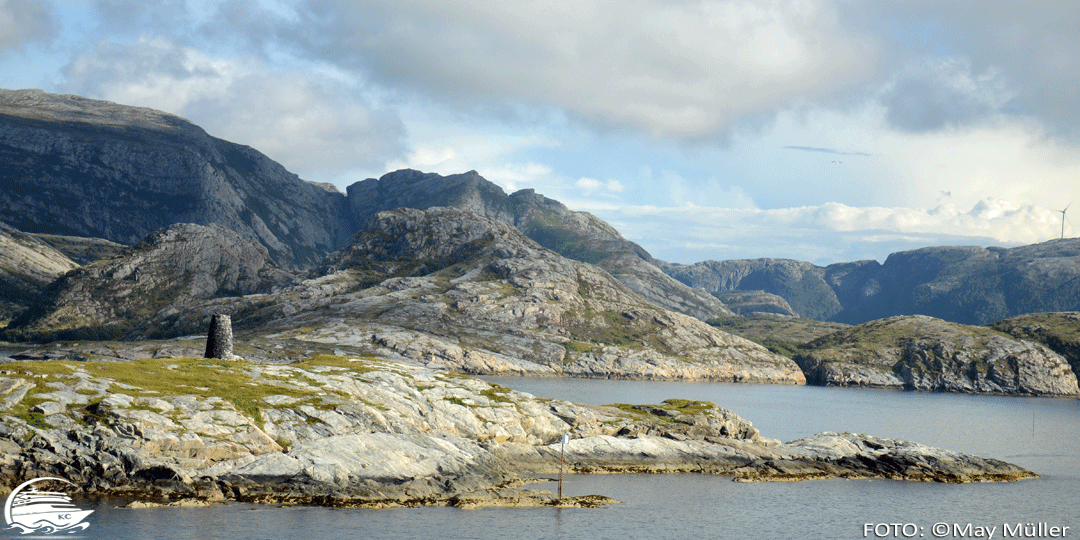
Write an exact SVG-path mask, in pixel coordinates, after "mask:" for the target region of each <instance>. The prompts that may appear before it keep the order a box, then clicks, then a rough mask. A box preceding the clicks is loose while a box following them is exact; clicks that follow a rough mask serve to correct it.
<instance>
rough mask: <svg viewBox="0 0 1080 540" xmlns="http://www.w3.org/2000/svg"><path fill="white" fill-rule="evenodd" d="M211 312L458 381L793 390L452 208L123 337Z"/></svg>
mask: <svg viewBox="0 0 1080 540" xmlns="http://www.w3.org/2000/svg"><path fill="white" fill-rule="evenodd" d="M213 313H226V314H230V315H231V316H232V320H233V324H234V326H235V327H236V328H237V329H238V331H241V332H243V331H245V330H249V331H258V332H259V333H260V334H261V335H267V334H274V335H288V336H289V337H293V338H296V339H302V340H308V341H311V342H316V343H322V344H339V345H341V346H349V347H360V348H361V350H363V351H368V352H370V353H371V354H377V355H380V356H387V355H389V356H390V357H404V358H408V359H411V360H413V361H417V362H421V363H423V364H426V365H432V366H440V367H448V368H453V369H456V370H459V371H465V372H469V373H491V374H495V373H519V374H533V375H557V374H564V375H576V376H585V377H610V378H637V379H663V380H717V381H747V382H749V381H757V382H778V383H802V382H803V377H802V373H801V372H800V371H799V369H798V366H797V365H795V364H794V362H791V361H790V360H789V359H787V358H784V357H782V356H778V355H775V354H772V353H770V352H769V351H767V350H766V349H764V348H763V347H760V346H759V345H757V344H754V343H752V342H750V341H747V340H744V339H742V338H739V337H736V336H732V335H730V334H726V333H724V332H722V331H719V330H717V329H715V328H712V327H710V326H709V325H707V324H705V323H703V322H701V321H700V320H698V319H695V318H693V317H689V316H686V315H682V314H679V313H674V312H671V311H667V310H664V309H660V308H657V307H656V306H654V305H652V304H651V303H649V302H647V301H645V300H644V299H643V298H642V297H641V296H639V295H638V294H636V293H635V292H634V291H632V290H630V289H629V288H628V287H626V286H625V285H623V284H622V283H621V282H619V281H618V280H616V279H614V278H613V277H612V276H611V275H610V274H608V273H607V272H605V271H604V270H602V269H600V268H598V267H596V266H593V265H589V264H586V263H582V262H579V261H574V260H572V259H567V258H565V257H562V256H561V255H559V254H557V253H555V252H553V251H550V250H547V249H545V248H543V247H541V246H539V245H538V244H536V243H535V242H533V241H532V240H530V239H529V238H527V237H526V236H524V235H523V234H522V233H521V232H520V231H518V230H517V229H515V228H513V227H511V226H509V225H507V224H505V223H503V222H501V221H498V220H495V219H492V218H489V217H484V216H480V215H478V214H474V213H471V212H465V211H461V210H458V209H453V208H431V209H429V210H427V211H421V210H413V209H407V208H402V209H399V210H395V211H389V212H381V213H379V214H377V215H376V216H374V217H373V218H372V219H371V220H370V221H369V223H368V225H367V226H366V227H365V228H364V230H363V231H361V232H360V233H358V234H357V235H356V237H355V238H354V242H353V244H352V245H350V246H349V247H347V248H346V249H344V250H342V251H340V252H337V253H335V254H332V255H331V256H330V257H328V258H327V261H326V263H325V264H324V265H323V266H322V267H320V268H319V269H317V270H316V271H315V272H314V273H313V274H312V275H311V276H310V277H309V278H308V279H306V280H303V281H302V282H299V283H294V284H292V285H289V286H286V287H281V288H279V289H277V290H275V291H274V292H273V293H271V294H253V295H247V296H242V297H221V298H215V299H210V300H206V301H203V302H199V303H194V304H188V305H186V306H185V309H183V310H165V311H162V310H160V309H159V310H158V311H157V315H154V316H151V317H149V318H148V319H146V320H145V321H144V322H143V323H142V324H141V325H140V326H139V327H138V328H137V329H136V331H135V332H134V334H133V335H134V336H142V337H148V336H150V335H153V332H156V331H158V330H159V329H161V328H172V329H174V330H175V331H176V332H178V333H184V332H189V333H198V332H203V331H205V328H206V321H207V320H208V319H209V317H210V315H212V314H213Z"/></svg>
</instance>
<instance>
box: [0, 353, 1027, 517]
mask: <svg viewBox="0 0 1080 540" xmlns="http://www.w3.org/2000/svg"><path fill="white" fill-rule="evenodd" d="M0 409H2V411H3V416H2V423H0V448H2V450H3V453H2V455H3V458H2V459H3V461H2V462H0V476H2V479H3V481H2V483H3V484H4V485H6V486H9V487H10V486H14V485H17V484H18V483H19V482H21V481H23V480H24V479H29V478H36V477H41V476H58V477H62V478H66V479H69V480H70V481H72V482H74V483H75V484H77V485H79V486H82V487H83V488H84V489H85V490H86V495H89V496H113V497H121V498H129V499H134V500H139V501H147V502H156V503H174V504H175V503H177V502H179V501H187V502H189V503H191V502H201V503H210V502H215V501H246V502H261V503H278V504H305V505H328V506H362V507H386V506H399V505H406V506H412V505H456V506H460V507H468V508H471V507H476V506H485V505H499V506H532V505H578V506H590V505H596V504H602V503H605V502H612V501H610V500H608V499H605V498H603V497H585V498H577V499H565V500H560V499H558V498H557V497H555V496H554V495H552V494H551V493H549V492H547V491H543V490H537V489H533V488H534V487H537V488H542V487H544V486H542V485H541V486H534V485H532V484H534V483H535V482H537V480H538V479H544V478H545V477H550V475H552V474H554V473H557V472H558V469H559V453H560V442H561V439H562V435H563V433H564V432H568V433H569V435H570V441H569V444H567V445H566V448H565V450H566V465H567V470H568V471H574V472H583V473H589V472H616V473H617V472H699V473H707V474H718V475H730V476H731V477H733V478H734V479H735V480H739V481H773V480H785V481H786V480H804V479H817V478H837V477H839V478H889V479H898V480H917V481H935V482H982V481H1013V480H1019V479H1024V478H1033V477H1035V476H1036V475H1035V474H1034V473H1032V472H1030V471H1027V470H1025V469H1022V468H1020V467H1017V466H1015V465H1011V464H1009V463H1004V462H1001V461H997V460H993V459H983V458H979V457H975V456H971V455H965V454H960V453H956V452H951V451H947V450H940V449H935V448H930V447H926V446H923V445H919V444H916V443H912V442H906V441H900V440H894V439H883V438H878V437H872V436H868V435H857V434H850V433H844V434H838V433H821V434H818V435H815V436H813V437H808V438H805V439H800V440H796V441H790V442H786V443H781V442H780V441H777V440H773V439H768V438H765V437H762V436H761V435H760V434H759V433H758V430H757V429H755V428H754V427H753V426H752V425H751V423H750V422H748V421H746V420H744V419H742V418H741V417H739V416H738V415H736V414H735V413H733V412H731V411H729V410H726V409H724V408H721V407H718V406H716V405H715V404H713V403H710V402H704V401H686V400H677V399H672V400H667V401H664V402H663V403H660V404H654V405H629V404H617V405H612V406H604V407H598V406H587V405H580V404H575V403H570V402H567V401H561V400H552V399H546V398H541V397H534V396H532V395H529V394H526V393H522V392H517V391H514V390H512V389H509V388H505V387H502V386H498V385H494V384H490V383H487V382H484V381H482V380H479V379H475V378H472V377H468V376H465V375H460V374H455V373H451V372H449V371H445V370H441V369H432V368H428V367H424V366H421V365H418V364H415V363H411V362H403V361H393V360H387V359H376V358H370V357H368V358H365V357H355V356H350V355H333V354H320V355H315V356H312V357H310V358H307V359H305V360H303V361H301V362H296V363H288V364H281V363H259V362H251V361H247V360H243V359H232V360H224V359H202V358H192V357H169V358H142V359H137V360H129V361H111V360H110V361H105V360H85V361H73V360H43V361H16V362H9V363H5V364H0Z"/></svg>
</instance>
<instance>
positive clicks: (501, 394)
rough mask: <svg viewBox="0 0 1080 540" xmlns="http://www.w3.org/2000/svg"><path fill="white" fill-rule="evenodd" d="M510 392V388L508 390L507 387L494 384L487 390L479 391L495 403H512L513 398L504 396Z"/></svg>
mask: <svg viewBox="0 0 1080 540" xmlns="http://www.w3.org/2000/svg"><path fill="white" fill-rule="evenodd" d="M510 392H512V390H510V389H509V388H507V387H505V386H499V385H497V384H496V385H493V386H492V387H491V388H488V389H487V390H482V391H481V392H480V395H482V396H484V397H486V398H488V399H490V400H491V401H494V402H495V403H513V402H514V400H512V399H510V398H509V397H506V394H509V393H510Z"/></svg>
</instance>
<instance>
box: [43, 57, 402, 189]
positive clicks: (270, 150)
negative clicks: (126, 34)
mask: <svg viewBox="0 0 1080 540" xmlns="http://www.w3.org/2000/svg"><path fill="white" fill-rule="evenodd" d="M66 76H67V83H66V87H65V88H64V90H65V91H69V92H74V93H78V94H81V95H85V96H90V97H96V98H100V99H106V100H110V101H116V102H119V103H123V104H128V105H139V106H146V107H152V108H155V109H159V110H163V111H166V112H170V113H173V114H177V115H180V116H183V117H186V118H188V119H190V120H192V121H193V122H194V123H196V124H198V125H200V126H201V127H203V128H204V129H205V130H206V131H207V132H208V133H210V134H211V135H214V136H216V137H220V138H223V139H226V140H230V141H233V142H237V143H241V144H246V145H250V146H252V147H254V148H256V149H258V150H260V151H262V152H263V153H265V154H267V155H268V156H270V157H271V158H272V159H274V160H276V161H279V162H281V163H282V164H283V165H285V167H286V168H288V169H290V170H292V171H293V172H296V173H299V174H301V175H302V176H310V175H316V176H323V175H329V176H333V175H335V174H341V173H342V172H344V171H347V170H349V169H351V168H355V167H357V166H361V165H363V164H365V163H369V164H373V163H382V162H383V161H384V160H385V159H386V158H387V157H388V156H393V155H396V154H399V153H401V152H403V143H402V139H403V137H404V126H403V125H402V123H401V121H400V119H398V117H397V116H396V114H395V113H393V112H391V111H389V110H386V109H384V108H379V107H376V106H374V105H373V104H372V101H373V100H371V99H369V98H367V97H366V96H365V95H364V92H363V91H362V90H361V89H359V88H357V87H356V86H355V85H352V84H349V83H348V82H347V81H343V80H342V79H341V78H340V77H335V76H333V75H332V74H320V73H319V71H318V69H312V68H311V67H309V68H308V69H305V70H302V71H301V70H299V69H297V68H275V67H273V66H269V65H267V64H265V63H264V62H262V61H261V60H259V59H258V58H255V57H227V58H222V57H215V56H211V55H208V54H206V53H204V52H201V51H199V50H197V49H194V48H192V47H189V46H184V45H181V44H178V43H177V42H174V41H172V40H170V39H167V38H162V37H143V38H140V39H139V40H137V41H136V42H134V43H110V42H102V43H99V44H98V46H97V47H96V48H95V49H93V50H92V51H89V52H87V53H85V54H82V55H79V56H77V57H76V58H75V59H74V60H73V61H72V62H71V63H70V65H69V66H68V68H67V70H66Z"/></svg>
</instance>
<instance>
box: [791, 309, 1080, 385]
mask: <svg viewBox="0 0 1080 540" xmlns="http://www.w3.org/2000/svg"><path fill="white" fill-rule="evenodd" d="M807 349H809V350H807V351H805V352H803V353H801V354H800V355H798V356H796V358H795V360H796V361H797V362H798V363H799V365H800V366H802V368H803V370H804V372H805V373H806V378H807V382H808V383H809V384H820V385H829V386H873V387H882V388H906V389H913V390H929V391H939V392H970V393H989V394H1021V395H1038V396H1076V395H1080V390H1078V388H1077V379H1076V375H1075V374H1074V373H1073V371H1072V369H1071V368H1070V367H1069V364H1068V362H1067V361H1066V360H1065V359H1064V358H1062V357H1061V356H1060V355H1059V354H1057V353H1055V352H1054V351H1052V350H1050V349H1049V348H1047V347H1046V346H1044V345H1041V344H1039V343H1035V342H1031V341H1023V340H1018V339H1015V338H1013V337H1011V336H1009V335H1007V334H1004V333H1001V332H997V331H995V330H991V329H989V328H985V327H978V326H966V325H962V324H956V323H950V322H946V321H942V320H940V319H934V318H931V317H926V316H922V315H912V316H906V317H890V318H887V319H882V320H879V321H872V322H869V323H864V324H861V325H859V326H855V327H853V328H850V329H846V330H841V331H839V332H836V333H834V334H830V335H828V336H825V337H822V338H819V339H817V340H814V341H812V342H810V343H809V344H808V345H807Z"/></svg>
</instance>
